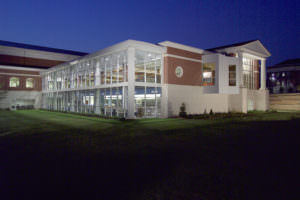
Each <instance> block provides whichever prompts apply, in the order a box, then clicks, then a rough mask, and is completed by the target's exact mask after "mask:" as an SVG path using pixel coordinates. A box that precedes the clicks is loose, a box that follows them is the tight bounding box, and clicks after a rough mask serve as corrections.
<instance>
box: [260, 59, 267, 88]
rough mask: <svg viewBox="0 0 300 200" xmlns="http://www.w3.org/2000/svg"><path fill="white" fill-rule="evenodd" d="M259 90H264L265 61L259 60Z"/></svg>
mask: <svg viewBox="0 0 300 200" xmlns="http://www.w3.org/2000/svg"><path fill="white" fill-rule="evenodd" d="M260 89H261V90H265V89H266V59H265V58H263V59H261V64H260Z"/></svg>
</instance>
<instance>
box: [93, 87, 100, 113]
mask: <svg viewBox="0 0 300 200" xmlns="http://www.w3.org/2000/svg"><path fill="white" fill-rule="evenodd" d="M95 95H96V96H95V98H94V100H95V101H96V102H94V104H95V106H96V109H95V113H96V114H97V115H100V89H99V88H98V89H96V92H95Z"/></svg>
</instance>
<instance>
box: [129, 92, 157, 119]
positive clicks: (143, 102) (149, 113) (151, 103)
mask: <svg viewBox="0 0 300 200" xmlns="http://www.w3.org/2000/svg"><path fill="white" fill-rule="evenodd" d="M134 99H135V116H136V117H158V116H160V113H161V112H160V105H161V88H160V87H138V86H137V87H135V95H134Z"/></svg>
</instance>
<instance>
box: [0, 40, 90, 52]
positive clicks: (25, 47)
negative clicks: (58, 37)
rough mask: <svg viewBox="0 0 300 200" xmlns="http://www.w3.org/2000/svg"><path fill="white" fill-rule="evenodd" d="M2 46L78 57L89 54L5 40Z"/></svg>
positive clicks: (1, 41)
mask: <svg viewBox="0 0 300 200" xmlns="http://www.w3.org/2000/svg"><path fill="white" fill-rule="evenodd" d="M0 45H2V46H8V47H17V48H24V49H31V50H38V51H47V52H53V53H62V54H70V55H76V56H84V55H87V53H84V52H79V51H72V50H65V49H56V48H51V47H42V46H37V45H31V44H24V43H16V42H9V41H4V40H0Z"/></svg>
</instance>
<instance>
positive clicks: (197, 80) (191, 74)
mask: <svg viewBox="0 0 300 200" xmlns="http://www.w3.org/2000/svg"><path fill="white" fill-rule="evenodd" d="M167 53H168V54H171V55H176V56H181V57H184V58H175V57H172V56H165V57H164V79H165V81H164V82H165V83H166V84H177V85H201V83H202V63H200V62H196V61H192V60H189V59H197V60H199V61H200V60H201V57H202V55H201V54H197V53H193V52H189V51H185V50H181V49H176V48H171V47H168V48H167ZM185 58H186V59H185ZM177 66H180V67H182V69H183V76H182V77H177V76H176V74H175V69H176V67H177Z"/></svg>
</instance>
